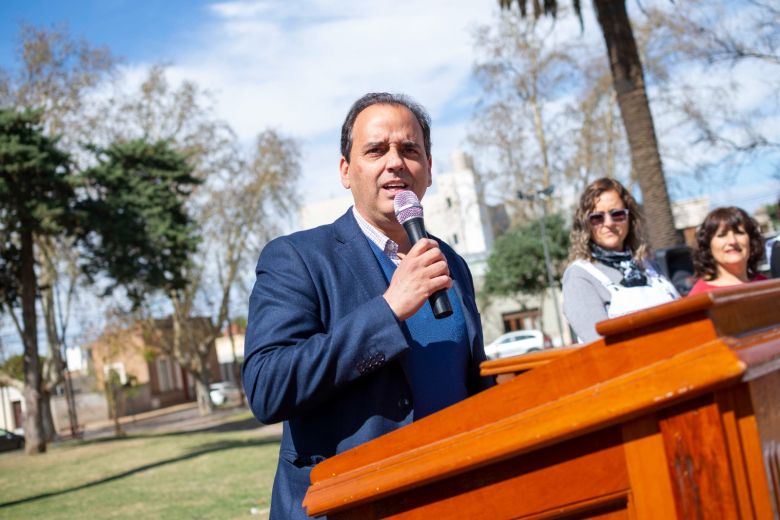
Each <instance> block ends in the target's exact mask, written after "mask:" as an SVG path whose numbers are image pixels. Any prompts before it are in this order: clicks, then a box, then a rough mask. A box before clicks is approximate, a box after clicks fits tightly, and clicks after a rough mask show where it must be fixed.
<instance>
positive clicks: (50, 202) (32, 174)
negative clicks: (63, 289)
mask: <svg viewBox="0 0 780 520" xmlns="http://www.w3.org/2000/svg"><path fill="white" fill-rule="evenodd" d="M74 202H75V192H74V187H73V182H72V178H71V177H70V163H69V157H68V155H67V154H66V153H64V152H62V151H61V150H59V149H58V148H57V141H56V139H51V138H48V137H46V136H45V135H44V133H43V127H42V124H41V120H40V113H39V112H31V111H24V112H18V111H16V110H13V109H3V110H0V208H2V209H0V225H2V230H1V232H2V249H3V254H2V257H3V259H4V260H5V261H6V262H8V263H7V264H6V265H5V266H3V268H2V269H0V271H2V272H4V273H12V275H11V276H8V275H6V276H4V277H3V278H4V280H5V281H6V282H7V283H8V285H6V286H5V287H3V301H2V304H3V307H4V308H5V309H6V310H7V311H8V313H9V315H10V316H11V317H12V318H13V320H14V323H15V325H16V327H17V330H18V331H19V333H20V335H21V337H22V339H23V343H24V373H25V380H24V391H23V395H24V400H25V406H26V409H27V414H26V415H25V422H24V433H25V451H26V452H27V453H28V454H34V453H42V452H45V451H46V441H45V438H44V432H43V423H42V418H41V364H40V358H39V356H38V334H37V311H36V305H35V304H36V297H37V293H38V278H37V276H38V275H37V274H36V272H35V238H36V237H38V236H45V235H58V234H69V233H70V234H72V233H73V232H74V231H75V221H74V220H73V214H74V213H73V211H72V210H73V204H74ZM16 306H21V310H22V323H21V324H20V323H19V321H18V319H17V318H16V314H15V313H14V308H15V307H16Z"/></svg>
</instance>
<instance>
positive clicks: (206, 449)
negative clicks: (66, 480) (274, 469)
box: [0, 435, 278, 509]
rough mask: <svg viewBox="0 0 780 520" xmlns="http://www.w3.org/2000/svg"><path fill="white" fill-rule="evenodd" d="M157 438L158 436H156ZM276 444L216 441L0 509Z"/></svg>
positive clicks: (274, 439) (24, 499) (7, 504)
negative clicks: (199, 459)
mask: <svg viewBox="0 0 780 520" xmlns="http://www.w3.org/2000/svg"><path fill="white" fill-rule="evenodd" d="M149 437H154V435H149ZM158 437H159V435H158ZM276 442H278V438H268V439H258V440H242V441H216V442H210V443H206V444H204V445H202V446H200V447H198V448H196V449H194V450H193V451H191V452H190V453H187V454H186V455H182V456H180V457H172V458H170V459H165V460H160V461H157V462H153V463H151V464H144V465H143V466H138V467H137V468H133V469H129V470H127V471H123V472H121V473H117V474H116V475H111V476H109V477H105V478H102V479H100V480H94V481H92V482H86V483H84V484H80V485H78V486H73V487H69V488H65V489H60V490H57V491H49V492H47V493H41V494H39V495H34V496H31V497H26V498H20V499H17V500H11V501H8V502H3V503H0V509H3V508H6V507H11V506H16V505H19V504H26V503H28V502H35V501H37V500H43V499H45V498H51V497H56V496H60V495H65V494H67V493H73V492H75V491H81V490H82V489H89V488H92V487H95V486H99V485H101V484H107V483H109V482H114V481H117V480H120V479H123V478H126V477H130V476H132V475H135V474H137V473H141V472H144V471H148V470H150V469H154V468H159V467H161V466H165V465H167V464H173V463H176V462H181V461H184V460H190V459H194V458H196V457H200V456H201V455H207V454H209V453H214V452H215V451H224V450H232V449H236V448H255V447H257V446H262V445H264V444H273V443H276Z"/></svg>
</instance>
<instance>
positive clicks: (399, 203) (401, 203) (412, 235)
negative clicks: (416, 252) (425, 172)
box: [393, 190, 452, 320]
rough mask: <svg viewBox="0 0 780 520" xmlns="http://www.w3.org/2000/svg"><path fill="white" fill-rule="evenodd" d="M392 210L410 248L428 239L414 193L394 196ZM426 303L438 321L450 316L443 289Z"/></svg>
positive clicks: (421, 212) (421, 211) (400, 193)
mask: <svg viewBox="0 0 780 520" xmlns="http://www.w3.org/2000/svg"><path fill="white" fill-rule="evenodd" d="M393 209H394V210H395V218H397V219H398V222H399V223H400V224H401V225H402V226H403V227H404V229H405V230H406V234H407V235H408V236H409V242H411V244H412V246H414V244H416V243H417V242H418V241H419V240H420V239H422V238H428V234H427V233H426V232H425V224H424V223H423V208H422V204H420V199H418V198H417V195H415V194H414V192H412V191H409V190H404V191H401V192H399V193H398V194H396V196H395V198H394V199H393ZM428 303H429V304H430V305H431V310H432V311H433V316H434V317H435V318H436V319H437V320H440V319H442V318H446V317H447V316H449V315H451V314H452V305H450V299H449V297H448V296H447V291H445V290H444V289H441V290H438V291H436V292H435V293H433V294H432V295H430V296H429V297H428Z"/></svg>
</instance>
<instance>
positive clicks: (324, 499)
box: [304, 280, 780, 515]
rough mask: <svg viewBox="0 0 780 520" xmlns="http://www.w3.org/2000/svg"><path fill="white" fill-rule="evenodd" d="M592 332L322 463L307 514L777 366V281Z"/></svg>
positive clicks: (550, 441)
mask: <svg viewBox="0 0 780 520" xmlns="http://www.w3.org/2000/svg"><path fill="white" fill-rule="evenodd" d="M597 330H598V332H599V333H600V334H603V335H604V336H605V337H604V338H603V339H600V340H598V341H595V342H592V343H590V344H588V345H585V346H584V347H582V348H575V349H571V351H570V353H568V354H566V355H563V356H560V357H558V358H556V359H554V360H552V361H550V362H549V363H547V364H544V365H542V366H539V367H538V368H534V369H533V370H530V371H528V372H525V373H523V374H521V375H520V376H518V377H516V378H515V379H513V380H511V381H509V382H508V383H505V384H502V385H499V386H496V387H494V388H491V389H489V390H486V391H484V392H481V393H480V394H477V395H475V396H472V397H470V398H469V399H467V400H465V401H462V402H460V403H457V404H455V405H453V406H450V407H448V408H446V409H444V410H441V411H440V412H438V413H435V414H433V415H430V416H428V417H425V418H423V419H421V420H420V421H417V422H415V423H413V424H411V425H409V426H406V427H404V428H401V429H399V430H396V431H395V432H392V433H389V434H387V435H384V436H382V437H380V438H378V439H374V440H372V441H370V442H367V443H365V444H363V445H361V446H358V447H356V448H354V449H352V450H349V451H347V452H344V453H341V454H339V455H337V456H335V457H332V458H330V459H327V460H325V461H324V462H322V463H320V464H318V465H317V466H316V467H315V468H314V469H313V470H312V472H311V481H312V485H311V486H310V487H309V491H308V493H307V495H306V498H305V499H304V506H305V507H306V508H307V510H308V513H309V514H310V515H313V514H329V513H332V512H336V511H341V510H344V509H345V508H351V507H355V506H357V505H360V504H362V503H366V502H369V501H371V500H375V499H377V498H380V497H389V496H391V495H394V494H396V493H400V492H403V491H404V490H407V489H410V488H412V487H414V486H417V485H421V484H426V483H432V482H435V481H438V480H441V479H444V478H448V477H452V476H454V475H458V474H461V473H464V472H466V471H470V470H473V469H475V468H479V467H481V466H485V465H487V464H492V463H494V462H495V461H500V460H506V459H507V458H509V457H514V456H517V455H519V454H524V453H529V452H531V451H532V450H536V449H539V448H541V447H546V446H551V445H554V444H557V443H559V442H563V441H565V440H568V439H572V438H574V437H577V436H579V435H582V434H584V433H588V432H594V431H597V430H601V429H603V428H606V427H609V426H612V425H615V424H619V423H620V422H621V421H625V420H628V419H630V418H632V417H637V416H639V415H642V414H646V413H652V412H653V411H656V410H660V409H662V408H664V407H667V406H671V405H673V404H676V403H679V402H681V401H683V400H685V399H691V398H692V397H695V396H697V395H701V394H702V393H704V392H708V391H712V389H714V388H720V387H722V386H724V385H729V384H734V383H735V382H738V381H744V380H746V379H748V378H750V377H754V376H755V375H756V374H760V373H766V371H770V370H778V369H780V280H768V281H764V282H756V283H751V284H745V285H744V286H739V287H735V288H729V289H723V290H719V291H715V292H712V293H706V294H701V295H696V296H692V297H688V298H684V299H682V300H678V301H676V302H671V303H668V304H665V305H662V306H659V307H656V308H652V309H647V310H644V311H641V312H638V313H636V314H632V315H627V316H623V317H620V318H616V319H613V320H608V321H604V322H601V323H599V324H598V325H597ZM751 371H753V375H751Z"/></svg>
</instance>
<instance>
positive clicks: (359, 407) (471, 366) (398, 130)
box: [242, 93, 493, 519]
mask: <svg viewBox="0 0 780 520" xmlns="http://www.w3.org/2000/svg"><path fill="white" fill-rule="evenodd" d="M339 171H340V177H341V184H342V185H343V186H344V187H345V188H347V189H349V190H350V191H351V192H352V196H353V199H354V206H353V207H351V208H349V209H348V210H347V212H346V213H345V214H344V215H343V216H342V217H340V218H339V219H338V220H336V221H335V222H334V223H333V224H329V225H326V226H321V227H318V228H315V229H311V230H307V231H302V232H298V233H293V234H291V235H288V236H284V237H280V238H277V239H275V240H273V241H272V242H270V243H269V244H268V245H266V247H265V248H264V249H263V252H262V254H261V255H260V260H259V261H258V264H257V269H256V274H257V281H256V283H255V286H254V289H253V291H252V295H251V297H250V301H249V323H248V328H247V335H246V343H245V354H244V365H243V372H242V376H243V383H244V389H245V391H246V395H247V399H248V401H249V404H250V407H251V408H252V411H253V412H254V414H255V416H256V417H257V418H258V419H259V420H260V421H261V422H263V423H265V424H269V423H274V422H279V421H284V426H283V434H282V442H281V447H280V450H279V463H278V467H277V471H276V477H275V479H274V487H273V493H272V499H271V518H279V519H282V518H284V519H287V518H307V516H306V514H305V511H304V510H303V507H302V505H301V502H302V500H303V497H304V495H305V493H306V489H307V488H308V486H309V473H310V472H311V469H312V467H313V466H314V465H315V464H317V463H318V462H321V461H322V460H324V459H325V458H328V457H331V456H333V455H335V454H337V453H340V452H342V451H345V450H348V449H350V448H353V447H355V446H357V445H359V444H362V443H364V442H367V441H369V440H371V439H374V438H376V437H378V436H380V435H382V434H385V433H388V432H391V431H393V430H396V429H398V428H400V427H402V426H404V425H406V424H409V423H410V422H412V421H414V420H419V419H421V418H423V417H425V416H426V415H429V414H431V413H434V412H436V411H438V410H441V409H442V408H445V407H447V406H449V405H451V404H454V403H456V402H458V401H460V400H462V399H464V398H466V397H467V396H469V395H471V394H474V393H476V392H478V391H480V390H482V389H484V388H486V387H488V386H490V385H492V384H493V381H492V379H490V378H483V377H480V375H479V364H480V362H482V361H483V360H484V359H485V354H484V350H483V344H482V330H481V325H480V321H479V314H478V312H477V307H476V303H475V300H474V286H473V282H472V279H471V274H470V273H469V270H468V267H467V265H466V263H465V262H464V261H463V259H462V258H461V257H460V256H459V255H457V254H456V253H455V252H454V251H453V250H452V248H450V247H449V246H448V245H447V244H445V243H444V242H442V241H440V240H438V239H433V238H427V237H423V238H419V237H414V238H415V243H414V244H412V241H411V240H410V238H409V236H408V235H407V231H406V230H405V229H404V226H403V225H402V224H401V223H399V221H398V218H397V217H396V214H395V211H394V204H393V203H394V200H395V198H396V196H398V195H399V194H403V193H405V192H411V194H413V197H412V198H413V199H415V200H416V199H420V200H422V199H423V196H424V195H425V191H426V190H427V188H428V187H429V186H430V185H431V182H432V178H431V137H430V117H429V116H428V114H427V113H426V111H425V109H423V108H422V107H421V106H420V105H418V104H416V103H414V102H413V101H412V100H410V99H409V98H408V97H406V96H403V95H394V94H386V93H372V94H366V95H365V96H363V97H361V98H360V99H358V100H357V101H356V102H355V103H354V104H353V105H352V107H351V109H350V111H349V113H348V114H347V117H346V119H345V120H344V124H343V125H342V129H341V160H340V164H339ZM411 194H409V193H406V195H405V196H409V195H411ZM419 217H420V222H419V224H422V222H421V221H422V209H421V208H420V215H419ZM422 233H423V232H422V231H419V230H418V232H417V234H419V235H422ZM418 238H419V239H418ZM434 295H436V296H434ZM442 297H444V298H445V299H447V300H449V309H448V312H437V315H438V318H437V316H434V312H433V311H432V308H431V305H429V304H428V303H427V302H428V299H429V298H432V299H441V298H442Z"/></svg>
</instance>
